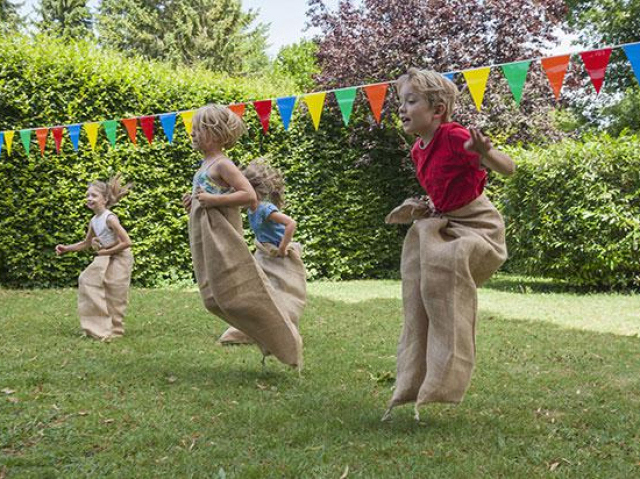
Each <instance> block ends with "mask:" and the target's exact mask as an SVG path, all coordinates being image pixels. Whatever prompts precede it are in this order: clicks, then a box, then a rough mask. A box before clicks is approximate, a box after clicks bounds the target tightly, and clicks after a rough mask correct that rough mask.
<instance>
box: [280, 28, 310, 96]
mask: <svg viewBox="0 0 640 479" xmlns="http://www.w3.org/2000/svg"><path fill="white" fill-rule="evenodd" d="M317 52H318V46H317V45H316V44H315V42H313V41H311V40H301V41H300V42H298V43H294V44H293V45H287V46H284V47H282V48H281V49H280V51H279V52H278V55H277V56H276V59H275V60H274V62H273V70H274V73H276V74H280V75H284V76H287V77H289V78H291V79H292V80H293V81H294V82H295V84H296V86H297V87H298V88H299V89H300V90H301V91H303V92H306V91H309V90H311V89H313V87H314V85H315V80H314V79H313V77H314V75H317V74H319V73H320V68H319V67H318V64H317V62H316V54H317Z"/></svg>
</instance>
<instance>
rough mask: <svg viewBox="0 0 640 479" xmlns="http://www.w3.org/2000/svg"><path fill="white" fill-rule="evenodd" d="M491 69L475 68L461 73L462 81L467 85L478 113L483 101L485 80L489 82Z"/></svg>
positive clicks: (485, 86)
mask: <svg viewBox="0 0 640 479" xmlns="http://www.w3.org/2000/svg"><path fill="white" fill-rule="evenodd" d="M489 73H491V67H484V68H476V69H474V70H465V71H463V72H462V74H463V75H464V79H465V80H466V81H467V85H469V93H471V98H473V102H474V103H475V104H476V109H477V110H478V111H480V109H481V108H482V100H484V92H485V90H486V89H487V80H489Z"/></svg>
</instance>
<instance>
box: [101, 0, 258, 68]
mask: <svg viewBox="0 0 640 479" xmlns="http://www.w3.org/2000/svg"><path fill="white" fill-rule="evenodd" d="M256 18H257V13H256V12H254V11H252V10H249V11H248V12H244V11H242V5H241V3H240V1H239V0H142V1H140V0H103V1H102V3H101V5H100V14H99V16H98V32H99V37H100V42H101V43H103V44H105V45H108V46H112V47H115V48H116V49H118V50H121V51H124V52H130V53H134V54H140V55H142V56H144V57H146V58H156V59H160V60H168V61H171V62H173V63H177V64H184V65H199V64H200V65H204V66H205V67H207V68H209V69H211V70H214V71H224V72H228V73H232V74H246V73H252V72H256V71H260V70H261V69H263V68H265V67H266V66H267V65H268V57H267V55H266V52H265V50H266V45H267V43H266V31H267V28H268V27H267V26H266V25H264V24H258V25H256V26H252V24H253V22H254V21H255V19H256Z"/></svg>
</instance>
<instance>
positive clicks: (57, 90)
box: [0, 36, 413, 287]
mask: <svg viewBox="0 0 640 479" xmlns="http://www.w3.org/2000/svg"><path fill="white" fill-rule="evenodd" d="M293 88H294V87H292V86H290V85H288V84H278V85H273V84H271V82H270V81H268V79H267V81H265V80H262V81H261V82H260V83H258V82H256V81H251V80H245V79H238V78H228V77H225V76H221V75H214V74H211V73H210V72H207V71H204V70H188V69H177V70H176V69H173V68H170V67H169V66H166V65H162V64H158V63H153V62H148V61H142V60H135V59H133V60H132V59H130V58H124V57H123V56H121V55H119V54H116V53H112V52H108V51H104V50H101V49H98V48H96V47H95V46H92V45H91V44H87V43H77V44H68V43H63V42H62V41H59V40H55V39H51V38H46V37H40V38H38V39H36V40H35V41H31V40H27V39H25V38H22V37H18V36H14V37H5V38H2V39H0V111H2V116H1V117H0V131H4V130H9V129H12V130H19V129H21V128H33V127H40V126H52V125H66V124H70V123H80V122H85V121H101V120H108V119H121V118H127V117H131V116H140V115H144V114H154V113H163V112H170V111H177V110H187V109H191V108H197V107H199V106H202V105H204V104H206V103H208V102H216V103H222V104H229V103H233V102H238V101H245V100H248V99H264V98H274V97H278V96H284V95H289V94H291V92H292V89H293ZM363 97H364V95H362V96H361V98H360V99H359V100H358V104H357V106H356V108H355V110H356V111H355V112H354V117H353V118H352V122H371V123H373V120H372V119H371V118H370V115H368V114H367V111H368V106H367V105H366V104H365V101H364V99H363ZM245 120H246V121H247V124H248V127H249V130H250V133H249V135H247V136H245V137H244V138H243V140H242V141H241V142H240V143H239V144H238V145H236V147H235V148H233V149H232V150H231V151H230V152H229V153H230V156H231V157H232V158H233V159H234V160H236V161H237V162H238V163H241V164H244V163H246V162H248V161H249V160H250V159H252V158H254V157H256V156H259V155H269V156H271V157H272V159H273V162H274V163H275V164H276V166H279V167H280V168H282V169H283V170H284V173H285V175H286V178H287V185H288V198H287V199H288V203H289V205H288V207H287V210H286V211H287V212H288V213H289V214H291V216H292V217H294V218H295V219H296V220H297V221H298V225H299V228H298V233H297V235H296V239H297V240H299V241H301V242H302V243H303V245H304V246H305V248H306V256H305V261H306V265H307V268H308V271H309V273H310V276H311V277H314V278H317V277H328V278H355V277H363V276H367V277H387V276H389V275H395V274H397V271H398V265H399V251H400V248H401V242H402V232H401V231H398V229H397V228H389V227H387V226H385V225H384V223H383V219H384V216H385V215H386V213H387V212H388V211H389V210H390V209H391V208H392V207H393V206H395V205H396V204H397V203H398V202H399V201H400V200H401V199H402V198H403V197H404V195H405V193H406V190H407V188H410V187H411V185H412V184H413V183H412V180H411V175H410V173H409V172H408V171H406V169H405V168H404V166H403V163H402V161H401V158H403V157H404V156H406V152H398V151H395V150H392V151H380V150H378V151H371V152H368V151H365V148H364V147H361V146H359V145H358V144H354V143H350V140H349V134H348V133H349V128H350V127H349V128H345V127H343V126H342V120H341V116H340V113H339V112H338V111H337V108H336V107H335V105H332V106H329V107H328V108H327V109H325V111H324V113H323V117H322V120H321V126H320V130H319V131H318V132H316V131H315V130H314V128H313V126H312V124H311V121H310V118H309V115H308V114H307V113H306V111H305V108H304V107H301V108H298V109H297V110H296V113H294V120H293V126H292V128H291V129H290V131H289V132H285V131H284V129H283V127H282V124H281V122H280V120H279V118H278V115H277V112H276V111H275V106H274V112H273V114H272V117H271V127H270V130H269V134H268V135H266V136H264V135H263V134H262V133H261V127H260V125H259V121H258V119H257V115H256V114H255V112H254V111H253V108H250V107H249V108H247V113H246V114H245ZM372 129H373V130H376V133H375V134H381V135H394V136H395V135H397V132H396V129H395V128H384V127H377V126H372ZM65 137H66V133H65ZM32 141H33V144H32V145H31V154H30V155H29V156H27V155H26V154H25V151H24V148H23V147H22V145H21V142H20V139H19V135H18V133H17V132H16V136H15V138H14V142H13V154H12V155H11V156H8V155H7V152H6V148H3V152H2V156H1V158H0V182H1V183H0V184H1V185H2V188H3V194H2V195H0V229H1V231H2V234H1V236H0V284H2V285H6V286H12V287H16V286H18V287H20V286H21V287H36V286H38V287H48V286H65V285H66V286H68V285H73V284H75V282H76V278H77V276H78V273H79V272H80V270H81V269H82V268H83V267H84V265H86V264H87V262H88V261H89V258H88V257H87V256H83V255H77V254H70V255H65V256H63V257H61V258H56V257H55V254H54V250H53V249H54V246H55V245H56V244H57V243H71V242H76V241H79V240H80V239H82V238H84V235H85V234H86V228H87V225H88V221H89V218H90V216H91V212H90V211H89V210H88V209H87V208H86V207H85V206H84V197H85V193H86V186H87V183H88V182H89V181H90V180H92V179H95V178H103V179H104V178H106V177H108V176H110V175H112V174H113V173H114V172H118V171H119V172H122V173H123V176H124V178H125V179H126V180H132V181H134V182H135V184H136V186H135V189H134V192H133V193H132V194H131V195H130V196H129V197H126V198H125V199H124V200H122V202H121V203H120V204H118V205H117V206H116V207H115V208H114V210H115V212H116V213H117V214H118V215H119V217H120V220H121V222H122V223H123V225H124V226H125V228H127V230H128V231H129V233H130V235H131V238H132V240H133V242H134V247H133V252H134V255H135V257H136V265H135V268H134V275H133V281H134V283H136V284H139V285H148V286H151V285H156V284H165V283H166V282H167V281H183V280H185V279H190V278H191V277H192V266H191V258H190V253H189V246H188V235H187V217H186V215H185V214H184V212H183V210H182V206H181V202H180V197H181V196H182V194H183V193H184V192H185V191H188V190H189V189H190V184H191V177H192V175H193V173H194V169H195V168H196V167H197V164H198V162H199V160H200V157H199V155H198V154H197V153H194V152H193V151H192V150H191V147H190V142H189V139H188V138H187V135H186V133H185V130H184V128H183V126H182V124H181V120H180V118H178V122H177V124H176V133H175V137H174V143H173V145H169V143H168V142H167V141H166V139H165V138H164V136H163V133H162V130H161V128H160V126H159V122H158V121H156V138H155V139H154V141H153V143H152V144H151V145H149V144H148V143H147V140H146V138H145V137H144V136H143V135H142V132H141V131H140V130H138V146H137V147H136V146H133V145H132V144H131V142H130V141H129V140H128V138H127V136H126V132H125V130H124V128H122V126H121V125H120V126H119V127H118V139H117V145H116V147H115V148H112V147H111V146H110V144H109V142H108V140H107V139H106V138H105V137H104V132H103V131H102V130H101V131H100V136H99V140H98V146H97V148H96V151H92V150H91V148H90V146H89V142H88V140H87V138H86V136H85V134H84V132H82V134H81V146H80V150H79V151H78V152H75V151H74V150H73V148H72V145H71V142H70V141H69V140H68V137H66V138H65V142H64V143H63V147H62V150H61V153H60V154H59V155H57V154H56V153H55V149H54V145H53V140H52V138H51V135H49V141H48V144H47V150H46V153H45V155H44V156H43V157H41V155H40V152H39V149H38V146H37V142H36V140H35V134H34V135H33V138H32ZM389 143H390V144H392V143H393V142H389ZM396 143H397V141H396ZM366 155H369V162H368V163H362V161H361V160H362V158H363V157H364V156H366Z"/></svg>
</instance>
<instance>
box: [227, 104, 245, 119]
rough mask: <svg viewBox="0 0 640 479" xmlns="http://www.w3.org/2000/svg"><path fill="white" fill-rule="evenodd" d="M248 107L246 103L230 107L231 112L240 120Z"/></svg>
mask: <svg viewBox="0 0 640 479" xmlns="http://www.w3.org/2000/svg"><path fill="white" fill-rule="evenodd" d="M246 106H247V104H246V103H236V104H235V105H229V110H231V111H232V112H234V113H235V114H236V115H238V116H239V117H240V118H242V115H244V109H245V108H246Z"/></svg>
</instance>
